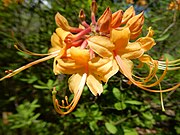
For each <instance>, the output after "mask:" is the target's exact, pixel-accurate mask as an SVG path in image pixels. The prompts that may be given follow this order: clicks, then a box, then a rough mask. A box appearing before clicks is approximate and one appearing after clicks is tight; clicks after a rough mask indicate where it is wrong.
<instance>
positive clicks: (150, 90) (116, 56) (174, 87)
mask: <svg viewBox="0 0 180 135" xmlns="http://www.w3.org/2000/svg"><path fill="white" fill-rule="evenodd" d="M114 57H115V59H116V61H117V63H118V65H119V67H120V68H121V70H122V72H123V74H124V75H125V76H126V77H127V78H128V79H129V80H130V81H131V82H132V83H133V84H134V85H136V86H138V87H139V88H141V89H143V90H146V91H149V92H157V93H159V92H168V91H172V90H174V89H176V88H178V87H179V86H180V83H178V84H176V85H175V86H173V87H171V88H169V89H165V90H161V91H160V90H152V89H148V88H146V87H145V86H143V85H141V84H140V83H138V82H137V81H136V80H134V79H133V78H132V76H131V74H130V73H129V72H128V71H127V70H126V68H125V66H124V62H123V60H122V59H121V58H120V56H119V55H117V54H116V52H115V51H114Z"/></svg>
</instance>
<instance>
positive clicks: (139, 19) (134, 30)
mask: <svg viewBox="0 0 180 135" xmlns="http://www.w3.org/2000/svg"><path fill="white" fill-rule="evenodd" d="M143 23H144V12H142V13H140V14H138V15H136V16H134V17H132V18H131V19H130V20H129V21H128V22H127V23H126V26H125V27H129V30H130V31H131V39H134V38H136V37H138V36H139V34H140V33H141V30H142V26H143Z"/></svg>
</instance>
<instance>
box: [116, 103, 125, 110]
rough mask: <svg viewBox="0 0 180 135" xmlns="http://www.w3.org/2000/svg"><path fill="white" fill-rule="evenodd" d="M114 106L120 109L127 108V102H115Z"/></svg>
mask: <svg viewBox="0 0 180 135" xmlns="http://www.w3.org/2000/svg"><path fill="white" fill-rule="evenodd" d="M114 107H115V108H116V109H117V110H119V111H120V110H124V109H126V104H125V103H124V102H118V103H115V104H114Z"/></svg>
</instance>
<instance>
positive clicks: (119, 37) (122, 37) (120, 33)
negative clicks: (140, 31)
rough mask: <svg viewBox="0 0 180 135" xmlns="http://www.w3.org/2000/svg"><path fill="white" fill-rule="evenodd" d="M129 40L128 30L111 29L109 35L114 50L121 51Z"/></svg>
mask: <svg viewBox="0 0 180 135" xmlns="http://www.w3.org/2000/svg"><path fill="white" fill-rule="evenodd" d="M129 38H130V30H129V28H124V29H118V30H117V29H113V30H112V31H111V33H110V40H111V42H113V43H114V44H115V50H116V51H118V50H123V49H124V48H125V47H126V46H127V44H128V42H129Z"/></svg>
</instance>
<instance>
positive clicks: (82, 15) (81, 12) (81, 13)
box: [79, 9, 86, 22]
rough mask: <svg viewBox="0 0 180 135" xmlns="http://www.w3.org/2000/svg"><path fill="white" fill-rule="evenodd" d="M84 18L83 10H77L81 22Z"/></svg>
mask: <svg viewBox="0 0 180 135" xmlns="http://www.w3.org/2000/svg"><path fill="white" fill-rule="evenodd" d="M85 18H86V15H85V13H84V10H83V9H81V10H80V12H79V19H80V21H81V22H83V21H85Z"/></svg>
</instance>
